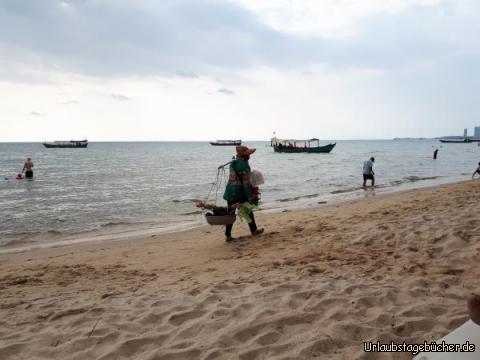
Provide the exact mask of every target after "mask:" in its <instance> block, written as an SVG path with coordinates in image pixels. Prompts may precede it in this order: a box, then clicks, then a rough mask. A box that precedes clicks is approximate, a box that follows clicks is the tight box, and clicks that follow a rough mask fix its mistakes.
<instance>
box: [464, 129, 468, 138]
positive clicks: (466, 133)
mask: <svg viewBox="0 0 480 360" xmlns="http://www.w3.org/2000/svg"><path fill="white" fill-rule="evenodd" d="M467 136H468V129H463V137H467Z"/></svg>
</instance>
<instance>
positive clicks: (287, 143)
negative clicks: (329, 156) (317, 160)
mask: <svg viewBox="0 0 480 360" xmlns="http://www.w3.org/2000/svg"><path fill="white" fill-rule="evenodd" d="M312 142H315V143H316V145H317V146H320V139H317V138H311V139H279V138H277V137H273V138H272V139H271V141H270V143H271V145H272V146H274V145H277V146H278V145H280V144H281V145H284V146H295V147H296V146H297V144H303V145H304V146H307V144H308V146H309V147H310V145H311V143H312Z"/></svg>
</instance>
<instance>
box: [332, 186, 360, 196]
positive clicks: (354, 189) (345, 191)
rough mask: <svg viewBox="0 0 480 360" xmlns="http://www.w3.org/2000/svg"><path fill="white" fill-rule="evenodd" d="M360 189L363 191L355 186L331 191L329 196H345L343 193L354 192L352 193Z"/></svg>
mask: <svg viewBox="0 0 480 360" xmlns="http://www.w3.org/2000/svg"><path fill="white" fill-rule="evenodd" d="M361 189H363V188H362V187H360V186H356V187H352V188H346V189H340V190H333V191H332V192H330V194H333V195H335V194H345V193H349V192H354V191H357V190H361Z"/></svg>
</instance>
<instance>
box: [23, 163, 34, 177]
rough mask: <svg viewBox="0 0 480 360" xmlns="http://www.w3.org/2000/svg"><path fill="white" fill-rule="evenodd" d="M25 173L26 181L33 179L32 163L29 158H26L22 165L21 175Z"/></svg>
mask: <svg viewBox="0 0 480 360" xmlns="http://www.w3.org/2000/svg"><path fill="white" fill-rule="evenodd" d="M23 172H25V178H26V179H33V162H32V159H31V158H28V159H27V161H25V164H23V170H22V174H23Z"/></svg>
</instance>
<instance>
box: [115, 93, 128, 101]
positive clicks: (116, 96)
mask: <svg viewBox="0 0 480 360" xmlns="http://www.w3.org/2000/svg"><path fill="white" fill-rule="evenodd" d="M112 98H113V99H115V100H118V101H129V100H130V98H129V97H128V96H125V95H122V94H112Z"/></svg>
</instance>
